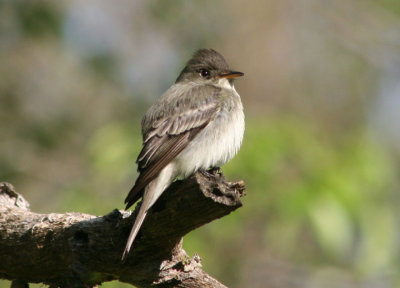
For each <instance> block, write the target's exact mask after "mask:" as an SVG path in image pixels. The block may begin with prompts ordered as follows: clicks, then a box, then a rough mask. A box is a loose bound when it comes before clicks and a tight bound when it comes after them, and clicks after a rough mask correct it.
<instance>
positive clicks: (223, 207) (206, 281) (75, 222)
mask: <svg viewBox="0 0 400 288" xmlns="http://www.w3.org/2000/svg"><path fill="white" fill-rule="evenodd" d="M243 191H244V184H243V182H241V181H240V182H237V183H230V182H227V181H226V180H225V178H224V177H223V176H221V175H219V174H218V173H213V174H210V175H207V174H201V173H197V174H195V175H194V176H192V177H190V178H189V179H187V180H184V181H177V182H175V183H174V184H172V185H171V186H170V187H169V189H168V190H167V191H165V192H164V193H163V195H162V196H161V198H160V199H159V200H158V201H157V203H156V204H155V205H154V207H153V208H151V210H150V211H149V214H148V216H147V218H146V220H145V222H144V224H143V226H142V228H141V231H140V232H139V235H138V237H137V239H136V240H135V242H134V245H133V247H132V250H131V252H130V253H129V255H128V257H127V259H126V261H125V262H121V256H122V251H123V249H124V246H125V243H126V240H127V237H128V235H129V232H130V229H131V227H132V224H133V222H134V219H135V217H136V214H137V212H138V207H137V208H136V209H135V211H134V212H133V213H129V212H127V211H119V210H114V211H112V212H111V213H109V214H107V215H105V216H99V217H97V216H93V215H88V214H83V213H66V214H56V213H51V214H38V213H34V212H31V211H30V210H29V204H28V203H27V202H26V201H25V200H24V198H23V197H22V196H21V195H20V194H18V193H16V192H15V189H14V188H13V187H12V185H10V184H7V183H1V184H0V278H4V279H9V280H12V281H13V283H12V287H27V285H26V283H29V282H35V283H39V282H42V283H45V284H47V285H50V287H95V286H96V285H98V284H101V283H102V282H105V281H110V280H119V281H122V282H127V283H131V284H133V285H135V286H137V287H191V288H193V287H194V288H195V287H210V288H211V287H225V286H224V285H223V284H221V283H219V282H218V281H217V280H215V279H213V278H212V277H211V276H209V275H208V274H207V273H205V272H204V271H203V270H202V269H201V263H200V262H201V260H200V257H199V256H198V255H195V256H194V257H192V258H189V257H188V255H187V254H186V253H185V251H184V250H183V249H182V237H183V236H184V235H185V234H187V233H188V232H189V231H191V230H193V229H196V228H197V227H200V226H201V225H204V224H206V223H208V222H210V221H213V220H215V219H217V218H220V217H223V216H225V215H227V214H229V213H230V212H232V211H234V210H235V209H237V208H239V207H240V206H241V205H242V204H241V202H240V197H241V196H242V195H243Z"/></svg>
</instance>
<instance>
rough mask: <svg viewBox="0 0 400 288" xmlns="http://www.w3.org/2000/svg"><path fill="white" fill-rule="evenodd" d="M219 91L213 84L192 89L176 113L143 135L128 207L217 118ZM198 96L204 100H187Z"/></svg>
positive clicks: (160, 120)
mask: <svg viewBox="0 0 400 288" xmlns="http://www.w3.org/2000/svg"><path fill="white" fill-rule="evenodd" d="M220 91H221V89H220V88H218V87H215V86H211V85H210V86H202V95H197V93H193V92H194V91H189V92H187V93H186V94H187V95H182V97H181V99H182V101H181V103H179V104H180V105H177V107H175V109H174V110H173V111H174V112H173V113H170V115H168V116H167V117H162V118H160V119H158V120H156V121H154V122H153V124H152V125H151V128H150V129H148V131H147V132H146V134H145V135H144V143H143V148H142V151H141V152H140V154H139V156H138V159H137V163H138V171H139V173H140V175H139V177H138V178H137V180H136V183H135V185H134V186H133V188H132V189H131V190H130V192H129V194H128V196H127V197H126V199H125V203H126V204H127V206H126V209H128V208H129V207H130V206H131V205H133V204H134V203H135V202H136V201H137V200H138V199H139V198H140V197H142V195H143V189H144V188H145V187H146V186H147V185H148V184H149V183H150V182H151V181H152V180H153V179H154V178H155V177H157V175H158V174H159V173H160V172H161V170H162V169H163V168H164V167H165V166H166V165H168V163H170V162H171V161H172V160H173V159H174V158H175V157H176V156H177V155H178V154H179V153H180V152H181V151H182V150H183V149H184V148H185V147H186V146H187V145H188V144H189V143H190V141H191V140H192V139H193V138H194V137H196V135H197V134H198V133H199V132H200V131H201V130H202V129H204V127H206V126H207V124H208V123H209V122H210V121H211V120H212V119H214V117H215V115H216V114H217V112H218V111H219V99H218V98H219V96H220V95H219V94H220ZM205 92H206V93H205ZM196 96H200V97H202V98H203V99H197V100H199V101H185V100H187V99H188V97H196ZM194 102H196V103H195V104H194Z"/></svg>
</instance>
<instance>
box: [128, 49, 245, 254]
mask: <svg viewBox="0 0 400 288" xmlns="http://www.w3.org/2000/svg"><path fill="white" fill-rule="evenodd" d="M242 75H243V73H241V72H236V71H231V70H230V69H229V66H228V64H227V63H226V61H225V59H224V58H223V57H222V55H220V54H219V53H218V52H216V51H215V50H212V49H201V50H199V51H197V52H196V53H195V54H194V55H193V57H192V58H191V59H190V60H189V61H188V62H187V64H186V66H185V68H184V69H183V70H182V72H181V73H180V75H179V77H178V78H177V80H176V82H175V84H174V85H172V86H171V87H170V88H169V89H168V90H167V91H166V92H165V93H164V94H163V95H162V96H161V97H160V99H159V100H158V101H157V102H156V103H155V104H154V105H153V106H152V107H150V109H149V110H148V111H147V112H146V114H145V116H144V117H143V120H142V135H143V148H142V150H141V152H140V154H139V156H138V158H137V163H138V172H139V177H138V178H137V180H136V182H135V185H134V186H133V188H132V189H131V190H130V192H129V194H128V196H127V197H126V199H125V203H126V204H127V206H126V209H128V208H129V207H130V206H131V205H133V204H134V203H135V202H136V201H137V200H139V199H140V198H141V197H142V198H143V202H142V204H141V207H140V209H139V213H138V216H137V217H136V220H135V223H134V225H133V227H132V230H131V234H130V236H129V238H128V241H127V244H126V247H125V250H124V253H123V256H122V258H123V259H124V258H125V257H126V256H127V254H128V252H129V250H130V248H131V246H132V243H133V241H134V239H135V237H136V235H137V233H138V232H139V229H140V227H141V225H142V223H143V221H144V219H145V217H146V214H147V211H148V209H150V208H151V207H152V205H153V204H154V203H155V201H156V200H157V199H158V198H159V196H160V195H161V194H162V192H163V191H164V190H165V189H166V188H167V187H168V186H169V185H170V184H171V183H172V182H173V180H174V179H175V178H177V177H179V178H186V177H188V176H190V175H191V174H192V173H194V172H195V171H197V170H199V169H208V168H211V167H219V166H221V165H223V164H225V163H226V162H227V161H229V160H230V159H231V158H232V157H233V156H234V155H235V154H236V153H237V151H238V149H239V147H240V145H241V142H242V138H243V133H244V114H243V106H242V103H241V100H240V96H239V94H237V92H236V90H235V89H234V86H233V78H235V77H239V76H242Z"/></svg>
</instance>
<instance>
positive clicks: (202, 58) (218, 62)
mask: <svg viewBox="0 0 400 288" xmlns="http://www.w3.org/2000/svg"><path fill="white" fill-rule="evenodd" d="M243 75H244V74H243V73H242V72H238V71H233V70H231V69H230V68H229V65H228V63H227V62H226V60H225V59H224V57H223V56H222V55H221V54H219V53H218V52H217V51H215V50H213V49H200V50H198V51H197V52H196V53H194V55H193V57H192V58H191V59H190V60H189V61H188V62H187V64H186V66H185V68H184V69H183V70H182V72H181V73H180V74H179V77H178V78H177V79H176V83H178V82H181V81H195V82H198V81H205V82H218V81H220V80H221V79H227V80H228V81H229V83H231V84H232V82H233V79H234V78H236V77H240V76H243Z"/></svg>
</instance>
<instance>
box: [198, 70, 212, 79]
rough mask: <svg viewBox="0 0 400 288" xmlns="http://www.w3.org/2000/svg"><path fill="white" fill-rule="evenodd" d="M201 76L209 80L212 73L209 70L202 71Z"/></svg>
mask: <svg viewBox="0 0 400 288" xmlns="http://www.w3.org/2000/svg"><path fill="white" fill-rule="evenodd" d="M200 75H201V77H204V78H207V77H208V76H210V71H209V70H207V69H201V70H200Z"/></svg>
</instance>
